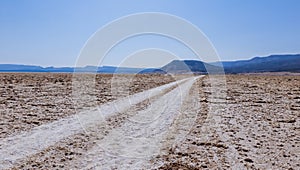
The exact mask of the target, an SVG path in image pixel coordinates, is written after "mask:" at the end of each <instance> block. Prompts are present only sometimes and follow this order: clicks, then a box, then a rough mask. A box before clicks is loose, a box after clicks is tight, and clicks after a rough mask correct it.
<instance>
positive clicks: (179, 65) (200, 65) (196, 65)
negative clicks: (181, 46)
mask: <svg viewBox="0 0 300 170" xmlns="http://www.w3.org/2000/svg"><path fill="white" fill-rule="evenodd" d="M160 69H161V70H163V71H165V72H168V73H207V72H209V73H216V72H221V71H222V70H221V68H220V67H218V66H213V65H211V64H207V63H205V62H202V61H198V60H173V61H172V62H170V63H169V64H167V65H165V66H163V67H161V68H160Z"/></svg>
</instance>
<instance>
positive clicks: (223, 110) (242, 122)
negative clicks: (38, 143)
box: [0, 74, 300, 169]
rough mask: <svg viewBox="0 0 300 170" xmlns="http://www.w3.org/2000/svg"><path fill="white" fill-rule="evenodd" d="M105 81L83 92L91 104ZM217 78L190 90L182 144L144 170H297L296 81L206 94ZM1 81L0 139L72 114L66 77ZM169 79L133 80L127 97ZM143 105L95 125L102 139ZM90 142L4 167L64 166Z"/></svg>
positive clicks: (243, 83) (299, 92)
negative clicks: (189, 119)
mask: <svg viewBox="0 0 300 170" xmlns="http://www.w3.org/2000/svg"><path fill="white" fill-rule="evenodd" d="M107 76H108V77H105V76H102V78H100V79H99V82H102V81H103V83H102V85H101V86H98V87H99V89H100V90H99V91H97V92H95V93H91V95H95V94H96V95H98V96H99V97H98V99H99V100H97V102H99V103H98V104H101V102H102V103H105V102H106V101H110V100H114V99H113V97H112V95H111V94H109V92H107V91H108V90H107V89H109V88H110V87H109V84H110V83H107V82H109V80H110V78H111V77H109V75H107ZM209 78H211V79H209ZM220 78H221V77H218V76H211V77H205V78H204V79H199V80H198V81H197V83H195V84H194V86H193V88H192V89H191V91H190V95H192V94H193V93H199V95H200V100H199V101H198V102H199V103H200V106H201V107H200V109H198V110H196V111H195V110H188V109H187V110H186V111H187V113H185V114H189V113H188V112H191V111H193V112H197V119H196V121H195V124H194V126H193V128H192V129H191V130H190V132H189V133H188V135H187V136H186V137H185V138H184V140H183V141H180V142H179V143H176V144H174V145H172V146H171V147H170V146H167V148H163V151H162V152H161V154H159V155H156V156H155V157H153V158H152V159H151V160H150V162H149V165H147V166H145V167H144V169H299V167H300V165H299V156H298V155H299V153H300V146H299V142H300V137H299V136H300V132H299V131H300V122H299V116H300V87H299V84H300V77H299V76H254V75H251V76H245V75H229V76H226V83H227V87H226V89H224V88H214V87H218V83H219V84H220V85H223V84H222V82H221V81H220V80H221V79H220ZM1 79H2V87H1V89H2V90H1V104H0V105H1V125H0V127H1V132H2V133H1V136H0V137H1V138H5V137H6V136H8V135H11V134H15V133H17V132H20V131H25V130H26V131H27V130H30V129H31V128H33V127H35V126H38V125H40V124H44V123H47V122H51V121H54V120H57V119H60V118H62V117H65V116H67V115H71V114H74V112H75V110H74V108H72V101H70V100H71V96H70V93H71V89H70V88H71V85H70V83H71V82H70V80H71V77H70V75H66V74H1ZM171 81H174V79H172V78H170V77H164V76H157V77H155V76H152V77H151V76H150V75H149V76H145V75H142V76H141V77H139V78H138V79H136V81H133V84H134V85H132V86H131V87H132V90H130V92H131V93H134V92H139V91H143V90H145V89H149V88H151V87H155V86H159V85H162V84H165V83H168V82H171ZM3 82H6V83H3ZM211 82H214V83H215V84H216V86H212V85H211ZM105 84H108V85H105ZM149 84H150V85H149ZM36 88H37V89H36ZM215 92H217V93H216V94H218V95H215ZM163 93H167V91H166V92H163ZM220 94H221V95H220ZM124 95H126V93H124ZM103 98H104V99H105V100H103ZM36 99H38V100H36ZM148 104H149V103H148V102H147V101H143V102H142V103H139V105H137V106H135V107H133V108H131V111H130V112H129V113H128V115H123V116H116V117H111V118H110V119H109V120H107V121H108V126H105V127H100V129H101V128H103V131H102V132H103V135H104V136H105V135H106V134H107V133H109V131H110V130H111V129H113V128H115V127H118V126H120V125H121V124H123V123H124V120H125V119H126V117H127V116H131V114H135V113H136V111H137V110H141V109H144V108H145V107H147V105H148ZM61 105H62V107H58V106H61ZM82 107H83V108H88V107H92V106H90V105H89V103H86V104H83V106H82ZM22 109H23V110H22ZM60 109H61V110H60ZM25 111H26V112H25ZM28 113H30V114H33V115H28ZM34 121H37V123H34ZM17 127H19V128H17ZM98 137H99V135H96V136H93V135H87V134H85V133H81V134H76V135H74V136H70V137H67V138H65V139H64V140H63V141H61V142H59V143H57V144H56V145H54V146H51V147H49V148H46V149H45V150H42V151H40V153H37V154H35V155H33V156H32V157H29V158H27V159H25V160H23V161H21V162H19V163H18V164H16V165H15V167H13V168H12V169H62V168H68V167H69V166H70V163H72V162H74V161H76V159H78V157H79V158H80V157H81V156H82V155H84V153H85V152H86V151H87V150H89V149H90V148H92V147H93V146H94V145H95V141H96V140H98V139H96V138H98Z"/></svg>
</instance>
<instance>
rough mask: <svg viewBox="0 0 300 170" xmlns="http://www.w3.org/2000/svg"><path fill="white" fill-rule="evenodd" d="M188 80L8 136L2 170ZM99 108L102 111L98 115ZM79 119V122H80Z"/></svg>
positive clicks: (2, 145) (0, 148) (0, 147)
mask: <svg viewBox="0 0 300 170" xmlns="http://www.w3.org/2000/svg"><path fill="white" fill-rule="evenodd" d="M186 81H188V80H187V79H183V80H179V81H176V82H172V83H169V84H166V85H163V86H159V87H156V88H153V89H150V90H147V91H144V92H141V93H137V94H134V95H131V96H129V97H126V98H123V99H120V100H117V101H113V102H109V103H107V104H104V105H101V106H100V107H98V108H96V109H94V110H88V111H85V112H81V113H79V114H78V115H76V116H70V117H67V118H63V119H60V120H58V121H55V122H52V123H49V124H44V125H41V126H39V127H36V128H34V129H32V130H31V131H28V132H22V133H21V134H19V135H16V136H11V137H7V138H5V139H2V140H1V141H0V155H1V156H0V169H7V168H10V167H12V166H13V165H14V164H15V163H16V162H17V161H19V160H22V159H24V158H26V157H28V156H30V155H33V154H36V153H39V152H40V151H41V150H43V149H46V148H48V147H49V146H52V145H54V144H55V143H57V142H59V141H61V140H62V139H64V138H66V137H68V136H72V135H74V134H78V133H84V130H83V129H82V127H85V129H89V128H92V127H93V126H94V125H95V124H99V123H100V122H103V121H105V120H104V119H105V118H106V117H108V116H113V115H116V114H117V113H119V112H123V111H125V110H127V109H129V108H130V107H131V106H132V105H135V104H138V103H140V102H141V101H144V100H146V99H147V98H151V97H153V96H155V95H158V94H159V93H161V91H163V90H166V89H168V88H172V87H174V86H176V85H177V84H180V83H183V82H186ZM99 111H100V114H99ZM78 120H80V121H78Z"/></svg>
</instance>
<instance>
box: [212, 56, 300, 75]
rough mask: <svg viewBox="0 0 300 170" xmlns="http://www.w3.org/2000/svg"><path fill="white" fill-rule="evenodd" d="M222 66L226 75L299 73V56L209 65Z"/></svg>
mask: <svg viewBox="0 0 300 170" xmlns="http://www.w3.org/2000/svg"><path fill="white" fill-rule="evenodd" d="M211 64H212V65H215V66H222V65H223V67H224V70H225V72H226V73H256V72H300V54H286V55H270V56H268V57H255V58H252V59H250V60H239V61H224V62H215V63H211Z"/></svg>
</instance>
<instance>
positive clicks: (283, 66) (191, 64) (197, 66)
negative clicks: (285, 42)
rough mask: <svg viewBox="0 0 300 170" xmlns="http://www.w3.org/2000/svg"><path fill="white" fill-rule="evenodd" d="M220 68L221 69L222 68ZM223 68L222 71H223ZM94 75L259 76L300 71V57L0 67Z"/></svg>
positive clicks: (0, 69)
mask: <svg viewBox="0 0 300 170" xmlns="http://www.w3.org/2000/svg"><path fill="white" fill-rule="evenodd" d="M222 66H223V67H222ZM223 69H224V70H223ZM74 71H76V72H97V73H108V74H112V73H124V74H147V73H160V74H166V73H174V74H185V73H199V74H207V73H222V72H223V71H224V72H225V73H227V74H236V73H260V72H300V54H286V55H270V56H267V57H255V58H252V59H250V60H238V61H223V62H213V63H205V62H202V61H199V60H173V61H171V62H170V63H168V64H167V65H165V66H163V67H161V68H129V67H114V66H102V67H96V66H85V67H76V68H75V67H41V66H33V65H21V64H0V72H62V73H72V72H74Z"/></svg>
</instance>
